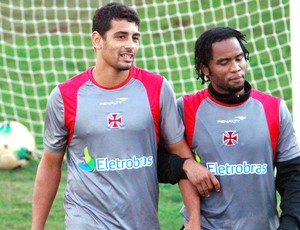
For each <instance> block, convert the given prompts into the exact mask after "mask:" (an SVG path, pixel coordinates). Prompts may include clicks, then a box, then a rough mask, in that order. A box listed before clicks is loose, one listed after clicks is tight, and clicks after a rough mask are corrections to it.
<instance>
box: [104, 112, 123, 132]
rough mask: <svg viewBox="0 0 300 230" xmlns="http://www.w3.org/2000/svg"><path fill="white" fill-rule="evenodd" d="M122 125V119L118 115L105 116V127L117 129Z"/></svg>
mask: <svg viewBox="0 0 300 230" xmlns="http://www.w3.org/2000/svg"><path fill="white" fill-rule="evenodd" d="M122 125H123V118H122V115H121V114H120V113H110V114H109V115H108V116H107V126H108V127H109V128H111V129H118V128H120V127H122Z"/></svg>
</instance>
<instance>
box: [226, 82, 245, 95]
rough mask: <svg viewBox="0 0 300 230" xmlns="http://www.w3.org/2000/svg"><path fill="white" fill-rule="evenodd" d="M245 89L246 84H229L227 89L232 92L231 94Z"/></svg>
mask: <svg viewBox="0 0 300 230" xmlns="http://www.w3.org/2000/svg"><path fill="white" fill-rule="evenodd" d="M243 89H244V84H243V85H238V86H234V87H232V86H229V87H228V88H227V89H226V90H227V91H228V92H229V93H231V94H236V93H239V92H241V91H242V90H243Z"/></svg>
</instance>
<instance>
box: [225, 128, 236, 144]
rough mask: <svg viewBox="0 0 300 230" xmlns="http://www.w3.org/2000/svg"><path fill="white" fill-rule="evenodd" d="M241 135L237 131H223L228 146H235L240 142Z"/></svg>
mask: <svg viewBox="0 0 300 230" xmlns="http://www.w3.org/2000/svg"><path fill="white" fill-rule="evenodd" d="M238 141H239V136H238V134H237V133H236V131H225V132H224V133H223V144H224V145H226V146H233V145H236V144H238Z"/></svg>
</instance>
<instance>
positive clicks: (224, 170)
mask: <svg viewBox="0 0 300 230" xmlns="http://www.w3.org/2000/svg"><path fill="white" fill-rule="evenodd" d="M206 167H207V169H208V170H210V171H211V173H212V174H213V175H219V176H229V175H242V174H266V173H267V171H268V164H248V163H247V161H244V162H243V163H242V164H232V165H231V164H228V163H226V164H225V165H219V164H218V163H217V162H207V163H206Z"/></svg>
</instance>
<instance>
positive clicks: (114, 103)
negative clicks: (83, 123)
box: [99, 97, 128, 106]
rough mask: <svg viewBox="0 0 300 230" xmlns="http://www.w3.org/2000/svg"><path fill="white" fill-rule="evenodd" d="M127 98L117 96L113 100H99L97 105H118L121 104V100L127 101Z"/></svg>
mask: <svg viewBox="0 0 300 230" xmlns="http://www.w3.org/2000/svg"><path fill="white" fill-rule="evenodd" d="M127 100H128V98H127V97H119V98H117V100H115V101H108V102H99V105H102V106H107V105H118V104H122V103H123V102H125V101H127Z"/></svg>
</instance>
